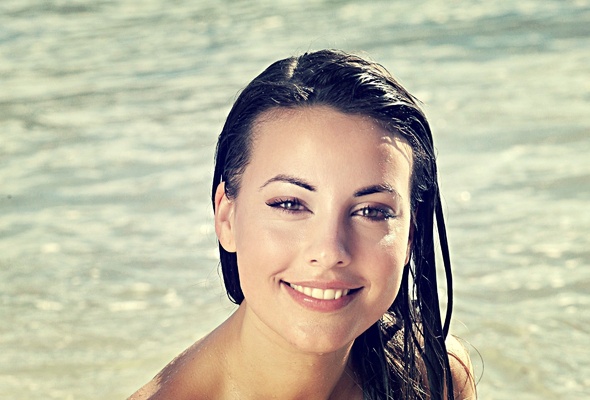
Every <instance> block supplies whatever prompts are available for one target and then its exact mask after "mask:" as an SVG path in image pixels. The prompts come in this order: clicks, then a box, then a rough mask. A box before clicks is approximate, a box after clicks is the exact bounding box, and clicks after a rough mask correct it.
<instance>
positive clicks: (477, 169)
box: [0, 0, 590, 399]
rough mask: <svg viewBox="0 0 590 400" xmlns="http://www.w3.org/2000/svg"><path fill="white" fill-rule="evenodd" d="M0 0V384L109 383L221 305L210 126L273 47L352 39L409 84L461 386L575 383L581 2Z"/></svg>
mask: <svg viewBox="0 0 590 400" xmlns="http://www.w3.org/2000/svg"><path fill="white" fill-rule="evenodd" d="M296 3H297V2H289V1H286V0H282V1H258V2H230V1H186V0H185V1H183V0H178V1H173V2H171V1H163V0H149V1H142V2H134V1H130V0H127V1H120V2H113V1H90V0H81V1H67V0H61V1H57V0H53V1H34V0H27V1H23V0H18V1H17V0H3V1H2V3H1V4H0V320H1V321H2V323H1V325H0V354H1V357H0V398H6V399H114V398H125V397H126V396H127V395H129V394H130V393H131V392H133V391H134V390H135V389H136V388H137V387H139V386H140V385H142V384H143V383H144V382H146V381H147V380H149V379H150V378H151V377H152V376H153V375H154V374H155V373H156V372H157V371H158V370H159V369H160V368H161V367H162V366H163V365H164V364H165V363H166V362H167V361H169V360H170V359H171V358H172V357H173V356H175V355H176V354H178V353H179V352H180V351H181V350H183V349H184V348H185V347H187V346H188V345H190V344H191V343H192V342H193V341H194V340H196V339H197V338H198V337H200V336H201V335H203V334H204V333H206V332H208V331H209V330H210V329H212V328H213V327H214V326H215V325H216V324H218V323H219V322H220V321H221V320H223V319H224V318H225V317H227V315H229V313H231V311H232V307H231V305H230V304H229V302H228V301H227V300H226V299H225V298H224V294H223V291H222V287H221V283H220V279H219V273H218V271H217V261H216V255H215V240H214V235H213V231H212V216H211V212H210V210H209V208H210V207H209V201H208V193H209V181H210V176H211V169H212V158H213V149H214V144H215V139H216V135H217V134H218V132H219V131H220V129H221V125H222V123H223V119H224V116H225V114H226V113H227V111H228V109H229V107H230V104H231V102H232V100H233V99H234V98H235V95H236V93H237V92H238V91H239V89H240V88H242V87H243V86H244V85H245V84H246V83H247V82H248V81H249V80H250V79H251V78H252V77H253V76H254V75H256V74H257V73H258V72H260V71H261V70H262V69H263V68H264V67H265V66H266V65H268V64H269V63H270V62H271V61H274V60H276V59H278V58H282V57H285V56H289V55H292V54H296V53H299V52H302V51H305V50H308V49H319V48H323V47H336V48H342V49H345V50H349V51H364V52H366V53H368V54H369V55H370V56H371V57H373V58H374V59H376V60H378V61H379V62H381V63H382V64H384V65H385V66H387V67H388V68H389V69H390V70H392V71H393V72H394V73H395V74H396V75H397V76H399V77H400V78H401V80H402V82H404V83H405V84H406V86H407V87H408V88H409V89H410V90H411V91H412V92H414V93H415V94H417V95H418V97H420V98H421V99H422V100H423V101H424V102H425V104H426V105H425V108H426V111H427V113H428V115H429V117H430V120H431V123H432V125H433V128H434V130H435V134H436V140H437V147H438V149H439V154H440V170H441V174H442V184H443V192H444V195H445V200H446V208H447V214H448V217H449V230H450V232H449V234H450V239H451V247H452V251H453V260H454V265H455V277H456V278H455V279H456V309H455V324H454V327H453V329H454V331H455V332H456V333H457V334H459V335H460V336H461V337H463V338H464V339H466V340H468V341H469V342H470V343H472V344H473V346H474V347H475V348H476V349H477V350H478V351H479V352H480V353H481V357H482V359H483V363H482V361H479V358H478V357H477V354H476V353H475V351H473V352H472V355H473V357H474V362H475V367H476V373H477V374H478V375H481V374H483V375H482V378H481V380H480V383H479V392H480V397H481V398H482V399H565V398H584V397H587V396H588V394H589V393H590V378H588V377H589V376H590V348H589V346H588V337H589V333H590V307H589V305H590V293H589V291H588V288H589V287H590V272H589V269H588V265H589V264H590V252H589V250H588V249H589V248H590V239H589V235H588V232H589V231H590V211H588V209H587V205H588V201H589V200H590V162H589V161H588V155H587V154H588V153H589V152H590V138H589V133H590V132H589V128H590V117H589V115H590V113H589V112H588V105H589V102H590V94H589V93H590V79H589V76H590V75H589V73H590V53H589V52H588V48H589V45H590V2H589V1H587V0H581V1H558V0H555V1H532V0H530V1H526V0H525V1H520V2H513V1H508V0H504V1H495V2H478V1H464V2H458V1H457V2H444V3H443V2H438V1H436V0H424V1H417V2H389V1H376V2H371V3H369V2H366V4H365V3H364V2H360V1H335V0H332V1H329V0H323V1H320V0H317V1H309V2H307V4H306V5H305V6H302V5H301V4H296Z"/></svg>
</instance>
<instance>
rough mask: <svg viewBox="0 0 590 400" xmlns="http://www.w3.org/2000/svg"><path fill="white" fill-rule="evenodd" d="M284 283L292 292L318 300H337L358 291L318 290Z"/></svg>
mask: <svg viewBox="0 0 590 400" xmlns="http://www.w3.org/2000/svg"><path fill="white" fill-rule="evenodd" d="M285 283H286V284H287V285H289V286H290V287H291V288H293V289H294V290H296V291H298V292H300V293H303V294H304V295H306V296H309V297H313V298H314V299H319V300H338V299H339V298H341V297H344V296H348V295H350V294H351V293H354V292H356V291H358V290H359V289H360V288H359V289H319V288H314V287H308V286H301V285H294V284H292V283H289V282H285Z"/></svg>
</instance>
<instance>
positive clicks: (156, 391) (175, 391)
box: [127, 339, 215, 400]
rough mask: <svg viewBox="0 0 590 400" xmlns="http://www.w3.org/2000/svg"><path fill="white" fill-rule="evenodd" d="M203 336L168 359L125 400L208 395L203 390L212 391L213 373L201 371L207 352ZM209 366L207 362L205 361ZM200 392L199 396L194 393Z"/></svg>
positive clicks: (202, 399) (203, 399)
mask: <svg viewBox="0 0 590 400" xmlns="http://www.w3.org/2000/svg"><path fill="white" fill-rule="evenodd" d="M207 350H208V349H207V344H206V340H204V339H201V340H199V341H197V342H196V343H195V344H193V345H192V346H191V347H189V348H188V349H186V350H185V351H184V352H182V353H181V354H180V355H179V356H178V357H176V358H175V359H174V360H172V361H171V362H170V363H169V364H168V365H166V367H164V369H162V371H160V372H159V373H158V374H157V375H156V376H155V377H154V378H153V379H152V380H151V381H150V382H148V383H147V384H145V385H144V386H143V387H142V388H141V389H139V390H138V391H137V392H135V393H134V394H132V395H131V396H130V397H129V398H128V399H127V400H159V399H178V400H181V399H189V398H190V399H197V400H205V399H208V398H214V397H209V396H208V395H203V393H209V394H211V393H214V392H215V391H214V390H212V389H211V388H214V386H215V384H214V375H212V374H211V373H210V372H212V370H213V369H214V368H209V371H203V365H204V362H203V358H204V357H205V358H206V357H208V356H207V354H206V353H207V352H208V351H207ZM209 366H211V365H209ZM196 393H200V394H201V396H202V397H195V394H196Z"/></svg>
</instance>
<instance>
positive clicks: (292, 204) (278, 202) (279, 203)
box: [266, 199, 306, 212]
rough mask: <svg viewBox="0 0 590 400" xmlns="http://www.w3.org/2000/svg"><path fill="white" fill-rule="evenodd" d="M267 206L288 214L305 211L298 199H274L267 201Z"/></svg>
mask: <svg viewBox="0 0 590 400" xmlns="http://www.w3.org/2000/svg"><path fill="white" fill-rule="evenodd" d="M266 205H267V206H269V207H272V208H278V209H283V210H284V211H288V212H299V211H305V210H306V208H305V206H304V205H303V204H301V202H300V201H299V200H298V199H275V200H271V201H268V202H267V203H266Z"/></svg>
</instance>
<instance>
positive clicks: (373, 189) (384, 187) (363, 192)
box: [259, 174, 401, 197]
mask: <svg viewBox="0 0 590 400" xmlns="http://www.w3.org/2000/svg"><path fill="white" fill-rule="evenodd" d="M273 182H286V183H290V184H292V185H296V186H299V187H302V188H303V189H306V190H309V191H310V192H316V191H317V188H316V187H315V186H313V185H312V184H311V183H308V182H306V181H304V180H303V179H301V178H297V177H294V176H291V175H284V174H279V175H277V176H275V177H273V178H270V179H269V180H267V181H266V182H264V184H263V185H262V186H260V189H259V190H262V189H263V188H264V187H265V186H267V185H269V184H270V183H273ZM374 193H391V194H392V195H393V196H394V197H401V196H400V194H399V193H398V192H397V190H395V189H394V188H393V187H391V186H390V185H388V184H386V183H381V184H378V185H371V186H366V187H364V188H361V189H359V190H357V191H356V192H354V197H363V196H368V195H370V194H374Z"/></svg>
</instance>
